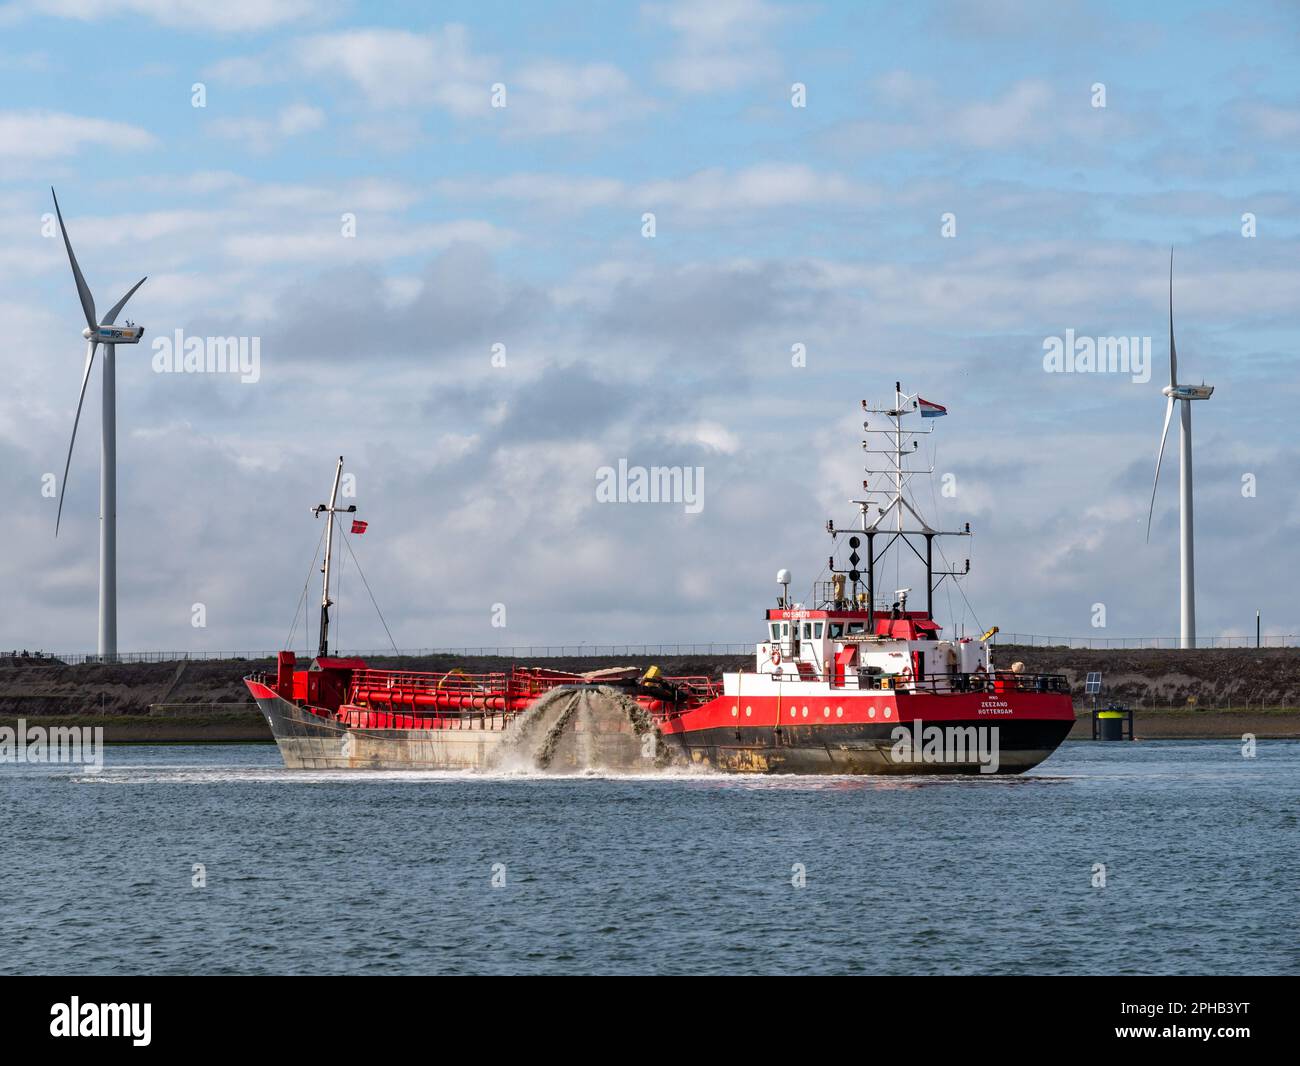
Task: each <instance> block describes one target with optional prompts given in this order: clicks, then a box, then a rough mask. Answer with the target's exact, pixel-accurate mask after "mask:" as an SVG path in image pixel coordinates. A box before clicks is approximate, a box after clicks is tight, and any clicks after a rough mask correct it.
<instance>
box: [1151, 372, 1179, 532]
mask: <svg viewBox="0 0 1300 1066" xmlns="http://www.w3.org/2000/svg"><path fill="white" fill-rule="evenodd" d="M1173 417H1174V398H1173V397H1172V396H1170V397H1169V403H1168V405H1167V406H1166V407H1165V428H1164V429H1162V430H1161V431H1160V451H1158V452H1157V453H1156V479H1155V482H1154V484H1152V486H1151V508H1150V510H1148V511H1147V543H1148V544H1150V543H1151V516H1152V515H1153V514H1155V513H1156V487H1157V486H1158V485H1159V484H1160V461H1161V460H1162V459H1163V458H1164V457H1165V440H1166V439H1167V438H1168V437H1169V421H1170V419H1172V418H1173Z"/></svg>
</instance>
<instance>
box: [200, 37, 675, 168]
mask: <svg viewBox="0 0 1300 1066" xmlns="http://www.w3.org/2000/svg"><path fill="white" fill-rule="evenodd" d="M212 74H213V76H215V77H217V78H219V79H224V80H226V81H229V82H231V83H233V84H236V85H248V86H251V85H262V84H268V83H270V82H277V81H285V80H287V79H289V78H291V77H307V78H316V79H321V80H324V81H328V82H332V83H338V82H341V83H342V84H344V85H345V86H347V87H348V88H349V89H350V90H352V91H353V92H354V93H356V94H358V95H359V97H360V100H361V102H362V103H364V104H365V105H366V106H367V107H368V108H371V109H373V110H375V111H377V112H384V113H385V119H386V121H388V122H393V121H395V120H394V117H393V114H392V113H393V112H394V111H400V110H402V109H415V108H426V107H436V108H440V109H441V110H443V111H446V112H447V113H448V114H451V115H453V116H455V117H456V118H458V119H470V118H480V119H483V120H491V121H492V122H493V123H494V125H495V126H496V127H499V128H500V129H501V131H502V132H505V133H508V134H509V135H511V136H516V137H537V136H554V135H563V134H578V133H581V134H592V133H597V132H600V131H603V130H605V129H608V128H609V127H611V126H613V125H615V124H617V123H619V122H624V121H627V120H629V119H632V118H635V117H637V116H640V115H644V114H646V113H647V112H649V111H650V110H651V109H652V107H653V104H652V103H651V101H650V100H649V99H648V98H646V97H644V96H642V95H641V94H640V93H638V92H637V91H636V88H635V86H634V85H633V84H632V82H631V80H630V79H629V78H628V76H627V75H626V74H625V73H624V72H623V71H622V70H621V69H619V68H618V67H617V66H615V65H614V64H612V63H608V62H590V63H569V62H562V61H559V60H553V59H542V60H533V61H530V62H525V63H523V64H522V65H520V66H518V67H510V66H507V65H505V64H503V63H502V62H501V61H500V60H499V59H497V58H496V57H493V56H487V55H482V54H479V53H477V52H475V50H474V49H473V47H472V45H471V43H470V39H469V34H468V32H467V30H466V29H465V27H464V26H461V25H458V24H455V23H452V24H449V25H446V26H444V27H442V28H441V29H432V30H429V31H428V32H426V33H416V32H412V31H409V30H392V29H378V28H372V29H358V30H346V31H340V32H337V33H322V34H315V35H313V36H310V37H305V38H302V39H300V40H298V41H295V42H294V43H293V44H292V45H290V46H289V48H288V51H287V54H285V55H276V56H270V55H264V56H258V57H240V58H235V59H227V60H224V61H222V62H221V63H218V64H217V65H216V66H214V67H213V68H212ZM498 82H500V83H501V84H503V85H505V86H506V98H507V106H506V107H504V108H493V107H492V86H493V85H494V84H496V83H498ZM400 140H401V138H400V137H399V142H400Z"/></svg>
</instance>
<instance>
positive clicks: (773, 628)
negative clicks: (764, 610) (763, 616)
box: [767, 622, 781, 640]
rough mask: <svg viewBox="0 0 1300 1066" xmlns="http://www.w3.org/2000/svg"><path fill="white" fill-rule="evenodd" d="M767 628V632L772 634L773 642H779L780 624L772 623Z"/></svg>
mask: <svg viewBox="0 0 1300 1066" xmlns="http://www.w3.org/2000/svg"><path fill="white" fill-rule="evenodd" d="M767 628H768V631H769V632H770V633H771V634H772V639H773V640H780V639H781V623H780V622H772V623H771V624H770V625H769V626H768V627H767Z"/></svg>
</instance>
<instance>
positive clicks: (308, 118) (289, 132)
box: [210, 104, 325, 152]
mask: <svg viewBox="0 0 1300 1066" xmlns="http://www.w3.org/2000/svg"><path fill="white" fill-rule="evenodd" d="M323 125H325V112H324V111H322V110H320V108H318V107H312V106H310V105H309V104H290V105H289V106H287V107H284V108H281V109H280V112H279V113H278V114H277V115H276V116H275V117H274V118H269V119H266V118H251V117H250V118H219V119H216V120H214V121H213V123H212V125H211V127H210V128H211V130H212V132H213V133H214V134H215V135H216V136H218V137H223V138H226V139H228V140H232V141H239V142H241V143H242V144H243V145H244V146H245V147H246V148H248V149H249V150H250V151H254V152H268V151H270V150H271V149H272V148H274V147H275V146H276V145H278V144H280V143H281V142H283V141H285V140H287V139H288V138H290V137H297V136H300V135H301V134H304V133H310V132H312V131H313V130H318V129H320V128H321V127H322V126H323Z"/></svg>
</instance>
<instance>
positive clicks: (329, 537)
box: [311, 455, 357, 658]
mask: <svg viewBox="0 0 1300 1066" xmlns="http://www.w3.org/2000/svg"><path fill="white" fill-rule="evenodd" d="M342 476H343V456H341V455H340V456H339V462H338V466H336V467H335V468H334V487H333V488H332V489H330V502H329V503H318V504H317V505H316V506H315V507H313V508H312V509H311V513H312V514H313V515H315V516H316V517H317V518H319V517H320V516H321V515H322V514H328V515H329V525H328V526H326V527H325V562H324V565H322V566H321V573H322V574H324V575H325V579H324V581H322V582H321V596H320V645H319V647H318V648H317V651H316V655H317V657H318V658H324V657H325V656H327V655H329V629H330V605H331V604H332V603H333V602H334V601H333V600H331V599H330V562H331V560H332V558H333V554H334V514H335V512H336V511H337V512H344V513H346V512H350V511H355V510H356V509H357V505H356V504H352V505H351V506H349V507H336V506H335V504H336V503H337V501H338V497H339V479H340V478H341V477H342Z"/></svg>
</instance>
